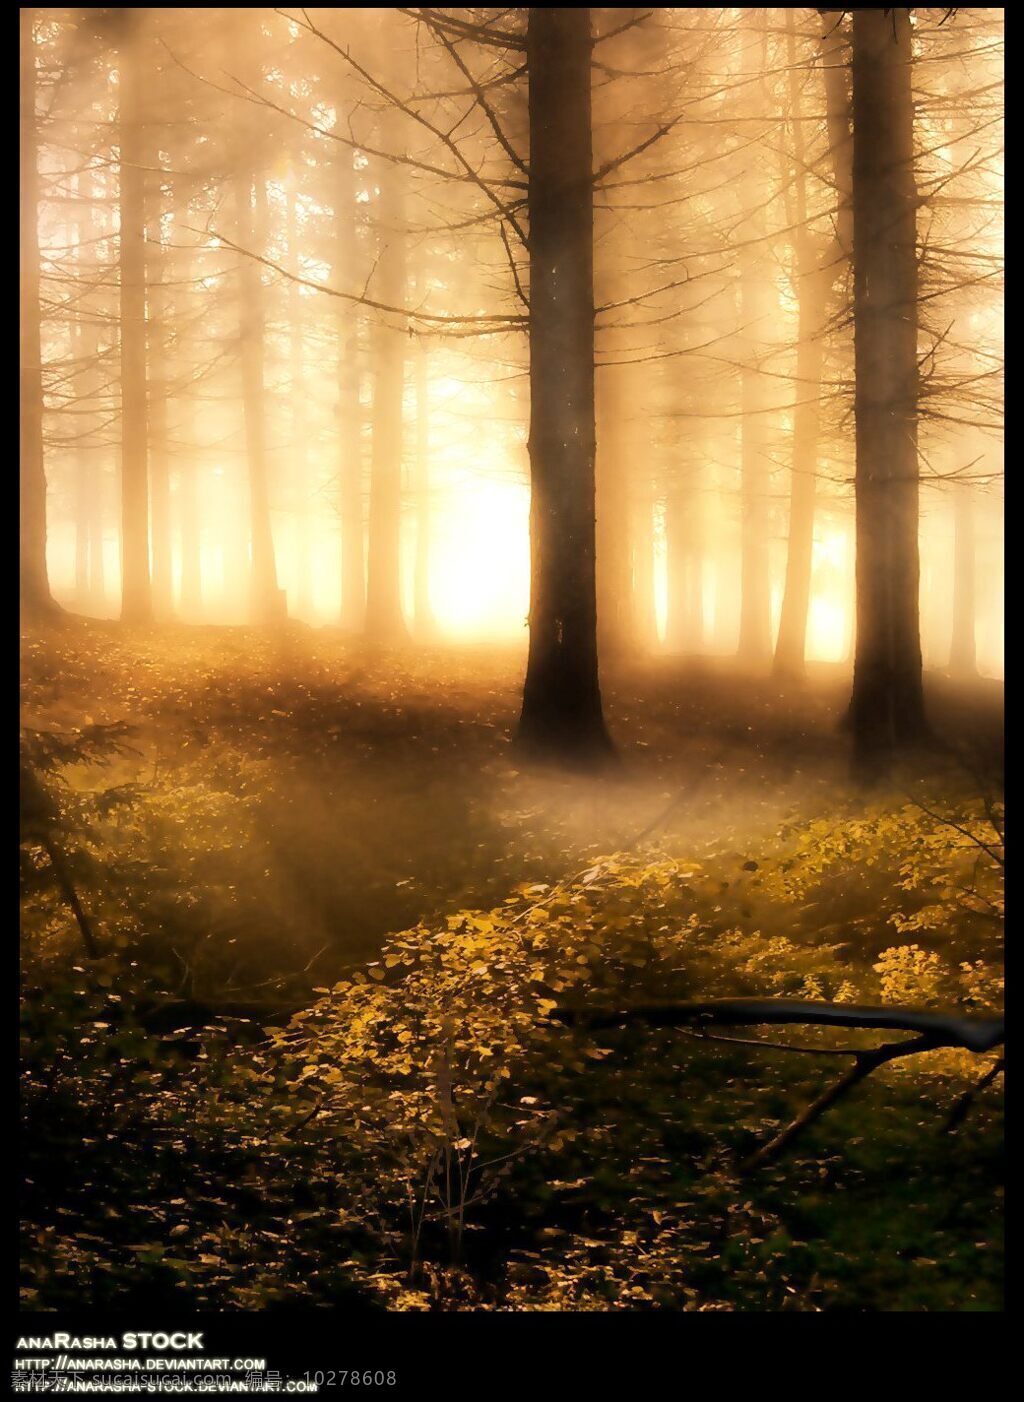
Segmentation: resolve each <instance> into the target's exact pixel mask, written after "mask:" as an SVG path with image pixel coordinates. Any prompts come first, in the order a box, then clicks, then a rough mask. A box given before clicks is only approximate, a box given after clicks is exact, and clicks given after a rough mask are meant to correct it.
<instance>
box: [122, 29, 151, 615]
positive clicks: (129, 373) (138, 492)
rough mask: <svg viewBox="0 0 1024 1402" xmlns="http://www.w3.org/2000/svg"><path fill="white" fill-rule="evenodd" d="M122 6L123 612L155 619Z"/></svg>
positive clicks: (138, 253)
mask: <svg viewBox="0 0 1024 1402" xmlns="http://www.w3.org/2000/svg"><path fill="white" fill-rule="evenodd" d="M133 13H134V12H133V11H131V10H123V11H121V14H122V16H123V19H122V31H121V32H122V37H121V41H120V45H121V46H120V54H119V60H118V114H117V123H118V132H117V136H118V150H119V158H118V159H119V179H120V199H119V213H120V232H119V237H118V248H119V255H118V256H119V265H120V275H121V618H122V620H123V621H124V622H125V623H148V622H150V621H151V620H152V617H153V599H152V587H151V583H150V572H149V461H148V457H149V452H148V446H149V428H148V414H147V390H146V195H145V175H144V171H143V166H144V164H145V140H144V133H143V126H142V75H141V73H140V72H139V60H140V51H139V49H138V48H137V46H136V45H135V43H134V40H133V33H132V30H133V27H134V26H133V24H132V22H131V20H130V18H129V16H131V15H132V14H133Z"/></svg>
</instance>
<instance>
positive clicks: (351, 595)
mask: <svg viewBox="0 0 1024 1402" xmlns="http://www.w3.org/2000/svg"><path fill="white" fill-rule="evenodd" d="M336 168H337V175H338V181H337V205H336V208H335V211H334V223H335V230H336V248H337V273H336V280H337V285H338V286H339V287H343V288H354V287H355V286H356V285H357V281H356V273H357V268H358V243H357V239H356V222H355V221H356V185H355V171H354V169H353V165H352V152H351V151H350V150H348V148H347V147H346V148H343V149H342V152H341V155H340V156H339V157H338V161H337V167H336ZM361 425H362V409H361V407H360V403H359V316H358V313H357V311H356V307H355V304H354V303H353V302H346V301H345V300H344V299H343V298H340V297H339V298H338V447H339V459H340V460H339V463H338V510H339V513H340V516H341V626H342V627H343V628H345V629H346V630H347V631H349V632H352V633H359V632H361V631H362V629H363V625H364V623H365V620H366V552H365V548H364V545H363V453H362V433H361Z"/></svg>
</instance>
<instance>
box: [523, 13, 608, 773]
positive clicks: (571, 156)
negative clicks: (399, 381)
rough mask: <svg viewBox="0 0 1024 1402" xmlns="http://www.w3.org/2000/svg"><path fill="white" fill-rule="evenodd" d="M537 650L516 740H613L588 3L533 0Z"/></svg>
mask: <svg viewBox="0 0 1024 1402" xmlns="http://www.w3.org/2000/svg"><path fill="white" fill-rule="evenodd" d="M526 44H527V68H528V71H529V113H530V177H529V187H530V188H529V209H530V436H529V444H528V446H529V455H530V476H531V485H532V497H531V504H530V548H531V580H530V648H529V657H528V661H527V667H526V681H525V685H524V688H523V708H522V713H521V715H520V720H519V732H518V738H519V741H520V743H521V744H523V745H524V746H525V747H527V748H530V749H533V750H534V751H535V752H539V753H542V754H546V755H548V756H550V757H552V758H559V759H564V760H572V759H576V760H583V759H588V758H594V757H596V756H598V755H600V754H602V753H608V752H609V751H610V749H611V741H610V740H609V737H608V733H607V731H606V729H605V724H604V716H603V712H602V706H601V691H600V686H599V682H598V668H597V600H596V581H595V569H594V546H595V526H594V492H595V483H594V455H595V441H594V439H595V432H594V279H593V271H594V270H593V256H594V248H593V232H594V209H593V186H592V180H593V169H592V166H593V161H592V148H591V119H590V11H589V9H576V10H573V9H566V8H557V9H540V8H537V7H533V8H531V9H530V11H529V20H528V25H527V39H526Z"/></svg>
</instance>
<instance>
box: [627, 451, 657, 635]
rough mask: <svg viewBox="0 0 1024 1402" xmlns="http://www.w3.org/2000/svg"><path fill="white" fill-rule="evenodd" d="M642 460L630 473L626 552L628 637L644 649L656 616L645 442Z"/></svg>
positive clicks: (651, 496)
mask: <svg viewBox="0 0 1024 1402" xmlns="http://www.w3.org/2000/svg"><path fill="white" fill-rule="evenodd" d="M640 451H641V452H642V453H643V455H644V457H645V459H646V461H645V463H644V466H643V467H642V468H641V470H640V471H639V472H637V473H634V474H633V475H634V482H633V491H632V494H631V500H630V504H629V516H628V521H629V536H630V554H631V557H632V566H633V581H632V582H633V595H632V605H633V609H632V612H633V622H632V629H631V632H632V636H633V639H634V641H635V643H636V644H637V646H638V647H640V648H641V649H643V650H644V651H646V652H649V651H650V650H651V649H652V648H654V647H656V646H657V643H658V618H657V613H656V612H655V605H654V508H655V497H654V483H653V481H652V480H651V452H650V444H649V442H644V443H642V445H641V446H640Z"/></svg>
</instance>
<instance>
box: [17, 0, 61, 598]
mask: <svg viewBox="0 0 1024 1402" xmlns="http://www.w3.org/2000/svg"><path fill="white" fill-rule="evenodd" d="M33 18H34V11H33V10H31V9H23V10H21V12H20V20H19V38H20V43H21V55H20V64H21V110H20V118H21V125H20V139H19V153H18V154H19V162H20V168H19V194H20V199H21V208H20V217H21V231H20V232H21V295H20V316H21V327H20V340H19V360H20V410H21V445H20V447H21V467H20V473H19V477H20V495H21V512H20V514H21V569H20V595H21V605H22V608H23V609H24V610H26V611H27V612H31V613H36V614H38V613H40V612H53V611H55V610H56V608H57V605H56V604H55V602H54V600H53V596H52V595H51V593H50V581H49V576H48V574H47V569H46V472H45V468H44V465H43V371H42V348H41V340H40V308H39V230H38V219H39V209H38V206H39V196H38V154H37V141H36V46H35V37H34V34H33Z"/></svg>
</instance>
